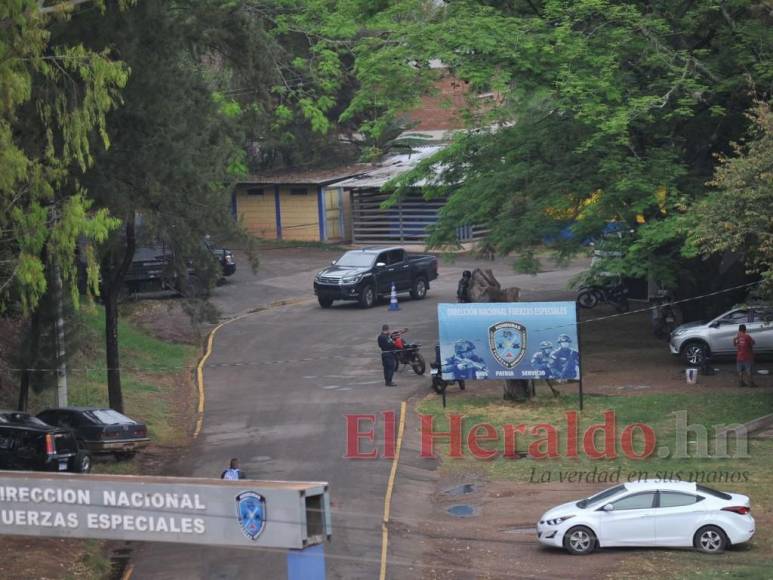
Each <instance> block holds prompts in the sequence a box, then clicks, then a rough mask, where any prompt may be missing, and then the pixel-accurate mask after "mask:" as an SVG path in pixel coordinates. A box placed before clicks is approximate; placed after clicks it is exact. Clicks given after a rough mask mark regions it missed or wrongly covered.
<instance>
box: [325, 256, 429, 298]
mask: <svg viewBox="0 0 773 580" xmlns="http://www.w3.org/2000/svg"><path fill="white" fill-rule="evenodd" d="M437 275H438V274H437V258H435V257H434V256H429V255H417V256H411V255H409V254H407V253H406V252H405V250H403V249H402V248H364V249H362V250H351V251H349V252H346V253H345V254H344V255H343V256H341V257H340V258H339V259H338V260H334V261H333V263H332V265H331V266H330V267H329V268H325V269H324V270H322V271H321V272H320V273H319V274H317V275H316V276H315V277H314V294H316V295H317V300H319V305H320V306H321V307H322V308H329V307H330V306H331V305H332V304H333V301H334V300H356V301H357V302H359V303H360V306H362V307H363V308H370V307H371V306H373V304H375V302H376V300H377V299H378V297H379V296H388V295H389V294H390V292H391V290H392V284H394V285H395V288H396V289H397V291H398V292H410V293H411V297H412V298H414V299H416V300H421V299H422V298H424V297H425V296H426V295H427V290H429V283H430V281H431V280H435V279H436V278H437Z"/></svg>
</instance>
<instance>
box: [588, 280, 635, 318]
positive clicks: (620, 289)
mask: <svg viewBox="0 0 773 580" xmlns="http://www.w3.org/2000/svg"><path fill="white" fill-rule="evenodd" d="M627 294H628V289H627V288H626V287H625V285H624V284H623V283H622V282H620V283H617V284H611V285H607V286H600V285H590V286H583V287H582V288H580V290H579V291H578V293H577V304H578V305H579V306H580V307H582V308H593V307H595V306H596V305H598V304H599V303H604V304H611V305H612V306H614V307H615V310H617V311H618V312H628V310H629V308H630V305H629V304H628V296H627Z"/></svg>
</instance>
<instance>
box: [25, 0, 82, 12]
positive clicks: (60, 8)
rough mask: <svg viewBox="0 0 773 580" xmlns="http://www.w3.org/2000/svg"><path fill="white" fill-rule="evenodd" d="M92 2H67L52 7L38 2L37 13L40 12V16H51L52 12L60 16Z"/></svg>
mask: <svg viewBox="0 0 773 580" xmlns="http://www.w3.org/2000/svg"><path fill="white" fill-rule="evenodd" d="M92 1H93V0H67V2H60V3H59V4H54V5H53V6H44V4H45V0H40V2H38V12H40V14H52V13H54V12H56V13H60V14H61V13H62V12H69V11H71V10H74V9H75V8H76V7H77V6H79V5H80V4H85V3H86V2H92Z"/></svg>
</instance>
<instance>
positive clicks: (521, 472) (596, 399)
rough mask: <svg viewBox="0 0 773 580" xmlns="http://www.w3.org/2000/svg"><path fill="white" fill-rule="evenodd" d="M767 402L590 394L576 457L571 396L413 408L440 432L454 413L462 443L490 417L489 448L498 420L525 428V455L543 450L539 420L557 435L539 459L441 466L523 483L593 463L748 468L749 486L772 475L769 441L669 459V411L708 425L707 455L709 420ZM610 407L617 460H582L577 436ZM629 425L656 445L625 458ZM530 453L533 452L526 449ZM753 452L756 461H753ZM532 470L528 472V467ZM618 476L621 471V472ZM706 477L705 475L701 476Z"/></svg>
mask: <svg viewBox="0 0 773 580" xmlns="http://www.w3.org/2000/svg"><path fill="white" fill-rule="evenodd" d="M771 407H773V393H769V392H751V393H748V394H746V395H745V396H738V395H733V394H718V393H707V394H702V395H693V394H681V393H678V394H652V395H642V396H637V397H614V396H599V395H592V396H586V397H585V410H584V411H583V412H582V413H581V414H579V416H578V417H579V421H578V444H577V448H578V457H577V458H576V459H572V458H567V457H565V455H566V453H565V450H566V445H567V438H566V435H567V425H568V423H567V413H571V412H573V411H576V409H577V397H576V396H573V395H562V396H561V397H560V398H558V399H553V398H552V397H549V396H547V395H545V396H538V397H537V399H535V400H534V401H532V402H530V403H527V404H521V405H517V406H514V405H503V404H502V401H501V399H499V398H495V397H491V396H476V395H465V396H464V397H451V398H449V399H448V406H447V407H446V409H443V408H442V406H441V403H440V401H439V400H438V399H437V398H435V397H433V398H429V399H426V400H424V401H422V402H421V404H420V405H419V406H418V412H419V413H421V414H427V415H431V416H432V417H433V418H434V426H433V430H434V431H447V430H448V427H449V421H448V417H449V416H450V415H454V414H455V415H461V416H462V417H463V418H464V419H463V437H464V441H466V437H467V433H468V432H469V430H470V428H471V427H473V426H474V425H476V424H478V423H489V424H491V425H493V426H494V427H495V428H496V430H497V432H498V433H499V441H498V442H497V444H496V447H495V446H494V444H493V443H490V444H486V443H482V446H483V447H484V448H486V449H489V448H490V449H497V450H498V451H500V452H502V451H503V450H504V436H503V431H502V426H503V425H505V424H511V425H520V424H523V425H525V426H526V430H525V433H524V434H521V433H518V434H517V436H516V442H517V446H516V449H517V451H518V452H521V453H525V452H528V451H529V450H530V447H529V446H530V445H533V446H532V447H531V450H533V451H537V452H540V451H542V452H544V451H545V450H546V446H545V445H544V444H540V445H538V446H534V445H535V444H536V442H538V441H544V440H545V439H546V432H545V431H544V430H535V431H534V432H532V429H533V428H534V427H535V426H537V425H540V424H549V425H551V426H553V427H554V429H555V431H556V433H557V435H558V446H557V449H558V457H557V458H549V457H546V458H544V459H532V458H518V459H508V458H505V457H503V456H502V453H500V454H499V455H498V457H496V458H495V459H494V460H491V461H479V460H477V459H475V458H473V457H471V456H470V455H469V453H468V452H466V451H465V455H466V457H464V458H461V459H455V458H447V457H446V460H445V461H444V468H445V469H448V470H457V469H458V470H469V469H474V470H476V471H483V472H485V473H487V474H489V475H491V476H492V477H497V478H504V479H514V480H518V481H529V480H530V479H531V478H532V476H533V475H534V474H536V476H538V475H539V474H540V473H545V472H550V473H551V476H553V475H555V474H557V473H558V472H559V471H589V470H592V469H593V468H597V469H598V471H613V470H615V469H617V468H618V467H620V468H621V470H622V473H623V474H626V473H629V472H635V471H644V472H647V473H648V475H649V477H655V476H656V473H658V472H660V473H671V474H672V473H674V472H676V471H680V472H682V473H689V472H705V473H706V474H707V475H709V474H710V472H717V471H723V472H748V473H749V482H748V483H749V484H750V485H751V484H752V483H754V484H756V483H757V482H758V481H760V480H761V479H763V478H771V477H773V465H769V464H768V463H767V462H765V461H761V460H760V458H761V457H764V456H769V454H770V453H771V452H773V442H771V441H756V440H752V441H751V442H750V445H749V454H750V456H751V457H750V458H742V457H738V458H733V457H730V458H697V457H688V458H679V459H677V458H675V457H674V454H675V453H676V442H675V435H676V430H677V422H676V415H674V413H676V412H679V411H685V412H686V413H687V421H686V424H687V425H703V426H705V427H706V428H707V431H708V435H709V441H708V449H709V454H711V453H713V434H714V429H713V427H714V426H716V425H729V424H737V423H744V422H746V421H749V420H750V419H753V418H755V417H757V416H759V415H760V414H761V411H760V409H770V408H771ZM607 411H613V412H614V415H615V420H616V436H615V450H616V455H617V458H616V459H606V458H605V459H602V460H595V459H592V458H589V457H588V456H587V455H586V454H585V453H584V452H583V434H584V433H585V431H586V430H587V428H588V427H589V426H591V425H593V424H603V423H604V420H605V417H604V413H605V412H607ZM633 423H643V424H645V425H648V426H650V427H651V428H652V429H653V431H654V433H655V436H656V443H655V445H656V450H655V451H654V452H653V453H652V454H651V455H650V456H649V457H647V458H645V459H629V458H628V457H626V455H625V453H624V452H623V450H622V448H621V435H622V431H623V429H624V428H625V427H626V426H627V425H630V424H633ZM595 441H596V446H597V448H598V449H599V450H603V449H604V442H603V434H597V435H596V438H595ZM687 441H688V442H687V445H688V448H687V454H688V455H691V454H694V446H695V443H694V441H695V433H694V432H692V431H688V440H687ZM642 442H643V438H642V435H641V432H638V433H635V435H634V437H633V448H632V450H633V453H635V454H637V455H639V454H641V453H642V451H643V444H642ZM661 446H667V447H668V448H669V450H670V456H669V457H659V456H658V452H657V448H660V447H661ZM438 449H440V450H442V452H443V454H444V455H446V456H447V454H448V452H449V448H448V445H447V444H446V443H445V442H443V443H442V444H441V445H439V446H438ZM735 451H736V448H735V440H734V437H733V436H730V437H729V438H728V455H730V456H732V455H733V454H734V452H735ZM532 455H533V453H532ZM755 458H756V459H755ZM532 470H535V471H534V472H533V471H532ZM624 476H625V475H623V477H624ZM707 482H708V483H711V482H710V481H707Z"/></svg>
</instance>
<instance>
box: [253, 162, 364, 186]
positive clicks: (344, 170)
mask: <svg viewBox="0 0 773 580" xmlns="http://www.w3.org/2000/svg"><path fill="white" fill-rule="evenodd" d="M371 167H372V165H369V164H367V163H354V164H351V165H343V166H339V167H331V168H325V169H322V168H318V167H317V168H305V169H298V168H295V169H283V170H279V171H272V172H267V173H261V174H257V175H248V176H247V177H243V178H242V179H240V180H239V183H242V184H250V185H253V184H255V185H330V184H331V183H335V182H337V181H341V180H342V179H347V178H349V177H352V176H354V175H358V174H360V173H363V172H365V171H368V170H369V169H370V168H371Z"/></svg>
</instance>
